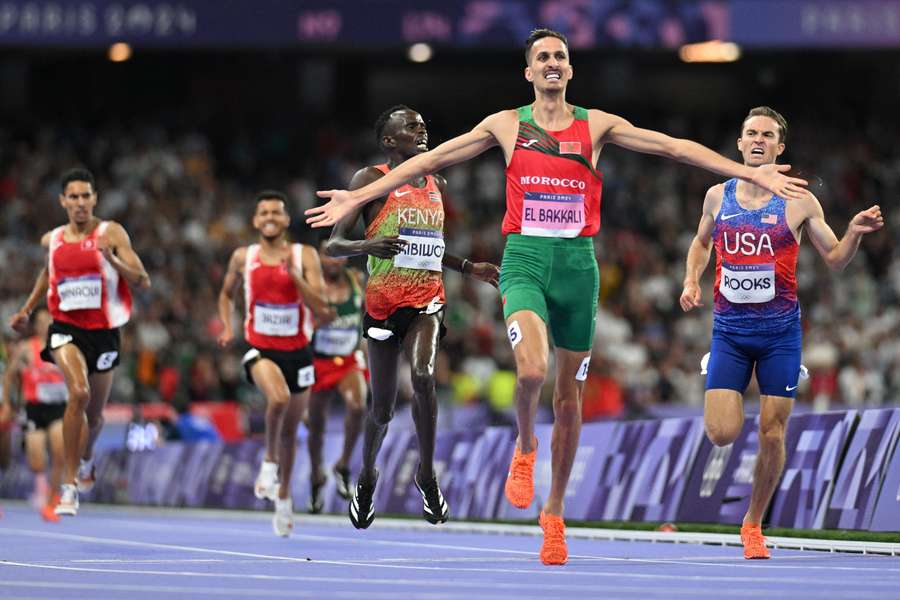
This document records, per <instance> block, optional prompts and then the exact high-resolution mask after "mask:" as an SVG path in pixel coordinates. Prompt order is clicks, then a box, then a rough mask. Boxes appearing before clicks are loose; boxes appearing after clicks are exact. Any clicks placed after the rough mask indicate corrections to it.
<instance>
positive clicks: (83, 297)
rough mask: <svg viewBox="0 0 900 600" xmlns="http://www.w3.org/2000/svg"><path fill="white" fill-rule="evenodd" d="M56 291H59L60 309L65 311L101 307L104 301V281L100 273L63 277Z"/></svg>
mask: <svg viewBox="0 0 900 600" xmlns="http://www.w3.org/2000/svg"><path fill="white" fill-rule="evenodd" d="M56 291H57V292H58V293H59V309H60V310H61V311H63V312H68V311H70V310H85V309H90V308H100V306H101V304H102V301H103V281H102V279H101V278H100V276H99V275H85V276H84V277H70V278H68V279H63V280H62V281H60V282H59V285H57V286H56Z"/></svg>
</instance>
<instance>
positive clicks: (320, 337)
mask: <svg viewBox="0 0 900 600" xmlns="http://www.w3.org/2000/svg"><path fill="white" fill-rule="evenodd" d="M358 343H359V329H357V328H356V327H354V328H352V329H337V328H334V329H332V328H323V329H318V330H316V337H315V345H314V346H313V349H314V350H315V351H316V353H318V354H327V355H328V356H348V355H349V354H352V353H353V351H354V350H356V345H357V344H358Z"/></svg>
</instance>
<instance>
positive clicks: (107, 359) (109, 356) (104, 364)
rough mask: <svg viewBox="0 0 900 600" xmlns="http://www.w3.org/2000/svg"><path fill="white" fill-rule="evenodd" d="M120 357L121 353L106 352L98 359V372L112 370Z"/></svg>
mask: <svg viewBox="0 0 900 600" xmlns="http://www.w3.org/2000/svg"><path fill="white" fill-rule="evenodd" d="M118 356H119V353H118V352H115V351H112V352H104V353H103V354H101V355H100V356H98V357H97V370H98V371H106V370H107V369H110V368H112V366H113V363H114V362H116V358H118Z"/></svg>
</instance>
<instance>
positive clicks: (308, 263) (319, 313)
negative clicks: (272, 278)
mask: <svg viewBox="0 0 900 600" xmlns="http://www.w3.org/2000/svg"><path fill="white" fill-rule="evenodd" d="M301 249H302V250H301V252H300V260H301V262H302V263H303V273H302V275H300V273H299V272H298V270H297V269H295V268H293V264H289V272H290V274H291V278H292V279H293V280H294V285H296V286H297V291H298V292H300V295H301V296H303V302H304V303H305V304H306V305H307V306H308V307H309V308H311V309H312V311H313V313H315V315H316V319H317V320H318V321H319V322H320V323H322V322H328V321H331V320H332V319H334V317H335V316H337V312H336V311H335V309H334V308H332V306H331V304H329V302H328V297H327V296H326V295H325V277H324V276H323V275H322V263H321V262H320V261H319V253H318V252H316V251H315V249H314V248H312V247H310V246H307V245H305V244H304V245H302V246H301ZM298 275H299V276H298Z"/></svg>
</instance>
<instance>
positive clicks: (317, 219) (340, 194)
mask: <svg viewBox="0 0 900 600" xmlns="http://www.w3.org/2000/svg"><path fill="white" fill-rule="evenodd" d="M316 196H318V197H319V198H327V199H328V202H326V203H325V204H323V205H321V206H314V207H312V208H308V209H306V211H304V213H303V214H305V215H306V224H307V225H312V226H313V227H331V226H332V225H334V224H335V223H337V222H338V221H340V220H341V218H343V217H346V216H347V215H348V214H349V213H350V211H351V210H353V201H352V200H351V199H350V192H348V191H347V190H320V191H318V192H316Z"/></svg>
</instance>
